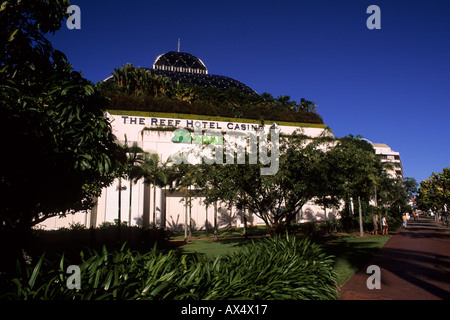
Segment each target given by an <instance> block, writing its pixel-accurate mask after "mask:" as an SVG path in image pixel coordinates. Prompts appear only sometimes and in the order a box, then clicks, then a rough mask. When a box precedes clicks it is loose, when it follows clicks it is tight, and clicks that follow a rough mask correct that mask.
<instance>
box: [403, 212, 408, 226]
mask: <svg viewBox="0 0 450 320" xmlns="http://www.w3.org/2000/svg"><path fill="white" fill-rule="evenodd" d="M402 219H403V228H406V224H407V221H408V219H407V218H406V213H404V214H403V217H402Z"/></svg>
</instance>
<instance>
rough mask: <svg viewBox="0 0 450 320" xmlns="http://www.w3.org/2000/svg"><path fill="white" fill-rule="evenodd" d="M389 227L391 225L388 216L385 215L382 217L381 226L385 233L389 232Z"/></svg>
mask: <svg viewBox="0 0 450 320" xmlns="http://www.w3.org/2000/svg"><path fill="white" fill-rule="evenodd" d="M388 227H389V225H388V224H387V221H386V216H383V218H381V228H382V229H383V235H385V234H388Z"/></svg>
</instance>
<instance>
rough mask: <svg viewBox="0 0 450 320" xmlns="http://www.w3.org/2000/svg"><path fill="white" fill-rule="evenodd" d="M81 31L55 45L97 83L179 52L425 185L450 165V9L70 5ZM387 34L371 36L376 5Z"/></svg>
mask: <svg viewBox="0 0 450 320" xmlns="http://www.w3.org/2000/svg"><path fill="white" fill-rule="evenodd" d="M72 4H76V5H78V6H79V7H80V9H81V29H80V30H75V29H74V30H69V29H68V28H66V27H65V26H64V27H63V28H62V29H61V30H59V31H58V32H57V33H56V34H55V35H54V36H49V39H50V40H51V42H52V43H53V45H54V47H55V48H57V49H59V50H61V51H63V52H64V53H65V54H66V55H67V56H68V59H69V61H70V62H71V63H72V65H73V66H74V69H75V70H78V71H81V72H82V73H83V75H84V77H86V78H87V79H89V80H91V81H93V82H97V81H100V80H102V79H104V78H106V77H108V76H109V75H110V74H111V72H112V71H113V70H114V68H119V67H120V66H122V65H123V64H125V63H127V62H130V63H132V64H134V65H135V66H142V67H151V66H152V64H153V61H154V60H155V58H156V56H158V55H159V54H162V53H165V52H167V51H176V50H177V40H178V38H181V51H183V52H189V53H191V54H193V55H195V56H197V57H198V58H200V59H202V61H203V62H204V63H205V64H206V66H207V68H208V70H209V73H211V74H220V75H225V76H228V77H231V78H234V79H237V80H239V81H241V82H243V83H245V84H246V85H248V86H249V87H251V88H252V89H254V90H255V91H257V92H258V93H262V92H269V93H271V94H272V95H273V96H275V97H276V96H278V95H289V96H290V97H291V99H293V100H296V101H299V100H300V98H306V99H308V100H312V101H314V102H315V103H316V104H317V105H318V113H319V114H320V115H321V116H322V117H323V119H324V122H325V123H326V124H327V125H328V126H330V127H331V129H332V130H333V132H334V134H335V135H336V136H337V137H342V136H345V135H348V134H353V135H357V134H360V135H362V136H363V137H364V138H367V139H369V140H371V141H373V142H376V143H386V144H388V145H389V146H390V147H391V148H392V149H393V150H395V151H398V152H400V156H401V158H402V162H403V166H404V173H405V176H407V177H414V178H416V180H417V181H418V182H420V181H422V180H423V179H427V178H428V177H429V175H430V174H431V173H432V172H438V171H442V169H443V168H444V167H449V166H450V148H449V147H450V139H449V137H450V126H449V125H450V1H448V0H427V1H417V0H415V1H414V0H409V1H406V0H391V1H384V0H383V1H380V0H370V1H365V0H307V1H300V0H297V1H284V0H278V1H263V0H259V1H254V0H239V1H235V0H231V1H230V0H227V1H224V0H221V1H216V0H209V1H203V0H198V1H197V0H193V1H187V0H184V1H175V0H164V1H153V0H147V1H137V0H130V1H114V0H113V1H102V0H97V1H92V0H91V1H72ZM372 4H375V5H378V6H379V7H380V9H381V29H379V30H376V29H374V30H369V29H368V28H367V27H366V20H367V19H368V18H369V16H370V14H367V13H366V9H367V7H368V6H369V5H372Z"/></svg>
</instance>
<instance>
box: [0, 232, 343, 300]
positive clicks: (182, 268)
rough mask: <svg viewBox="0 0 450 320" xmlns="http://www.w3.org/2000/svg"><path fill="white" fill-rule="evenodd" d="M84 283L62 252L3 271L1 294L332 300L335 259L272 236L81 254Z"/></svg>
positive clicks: (17, 296) (310, 245) (305, 241)
mask: <svg viewBox="0 0 450 320" xmlns="http://www.w3.org/2000/svg"><path fill="white" fill-rule="evenodd" d="M80 256H81V259H82V262H81V263H80V264H79V265H78V266H79V267H80V271H81V288H80V289H72V290H71V289H68V288H67V286H66V281H67V277H68V275H67V274H66V273H65V271H66V269H67V267H68V266H69V264H70V262H69V261H67V259H66V258H65V257H64V256H63V257H61V259H60V260H59V262H58V263H52V262H50V261H49V260H47V259H45V257H44V256H42V257H41V258H40V259H39V261H38V262H37V264H36V265H35V266H22V265H20V264H19V263H18V264H17V270H16V274H15V275H8V276H7V275H6V274H0V283H2V296H1V298H3V299H82V300H87V299H100V300H102V299H132V300H136V299H158V300H159V299H177V300H178V299H216V300H222V299H223V300H228V299H276V300H280V299H334V298H336V297H337V292H336V276H335V274H334V273H333V271H332V263H333V260H332V258H331V257H330V256H327V255H326V254H325V253H324V252H323V251H322V249H321V248H320V247H319V246H318V245H317V244H314V243H312V242H311V241H309V240H308V239H306V238H305V239H297V238H295V237H286V238H283V237H280V236H279V237H275V238H270V239H265V240H263V241H259V242H258V243H257V244H255V243H253V244H252V245H249V246H248V247H246V248H244V249H242V250H240V251H239V253H234V254H231V255H227V256H219V257H217V258H208V257H206V256H202V255H195V254H190V255H178V254H176V253H175V251H169V252H167V253H163V252H160V251H157V250H155V249H153V250H150V251H148V252H146V253H145V254H141V253H138V252H133V251H130V250H129V249H125V248H124V247H122V249H120V250H119V251H114V252H108V251H107V250H106V248H103V250H101V251H100V252H97V251H93V250H89V251H87V252H81V254H80Z"/></svg>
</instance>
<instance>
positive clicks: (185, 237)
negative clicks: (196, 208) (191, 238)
mask: <svg viewBox="0 0 450 320" xmlns="http://www.w3.org/2000/svg"><path fill="white" fill-rule="evenodd" d="M187 239H188V208H187V196H186V195H185V197H184V242H187Z"/></svg>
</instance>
